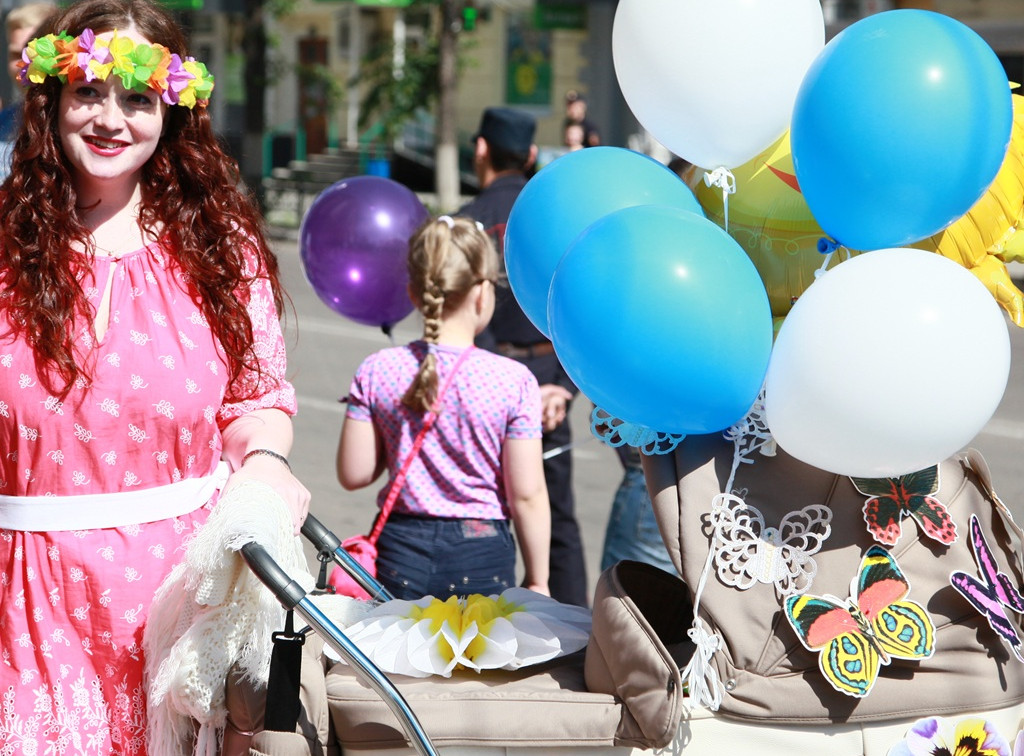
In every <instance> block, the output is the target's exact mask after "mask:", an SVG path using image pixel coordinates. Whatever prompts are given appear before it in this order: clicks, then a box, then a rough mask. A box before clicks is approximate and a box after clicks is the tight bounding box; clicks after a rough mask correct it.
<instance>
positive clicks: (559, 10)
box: [533, 2, 587, 29]
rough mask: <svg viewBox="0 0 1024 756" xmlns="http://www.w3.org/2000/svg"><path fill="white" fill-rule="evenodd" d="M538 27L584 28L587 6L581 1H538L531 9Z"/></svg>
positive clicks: (585, 25)
mask: <svg viewBox="0 0 1024 756" xmlns="http://www.w3.org/2000/svg"><path fill="white" fill-rule="evenodd" d="M533 24H534V26H536V27H537V28H538V29H586V28H587V6H586V5H583V4H582V3H569V2H564V3H560V2H538V3H537V7H535V8H534V10H533Z"/></svg>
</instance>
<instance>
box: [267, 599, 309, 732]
mask: <svg viewBox="0 0 1024 756" xmlns="http://www.w3.org/2000/svg"><path fill="white" fill-rule="evenodd" d="M272 638H273V640H274V650H273V652H272V653H271V656H270V678H269V679H268V680H267V703H266V709H265V711H264V714H263V729H264V730H273V731H274V732H295V731H296V726H297V725H298V722H299V714H300V712H301V711H302V703H301V702H300V700H299V685H300V682H301V677H302V644H303V643H305V642H306V636H305V634H304V633H302V632H298V633H296V632H295V625H294V617H293V612H292V610H291V609H289V610H288V613H287V614H286V615H285V623H284V630H283V631H282V632H278V633H274V634H273V636H272Z"/></svg>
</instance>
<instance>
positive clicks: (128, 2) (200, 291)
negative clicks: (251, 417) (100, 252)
mask: <svg viewBox="0 0 1024 756" xmlns="http://www.w3.org/2000/svg"><path fill="white" fill-rule="evenodd" d="M132 25H134V26H135V28H136V29H138V31H139V32H140V33H141V34H142V35H143V36H145V37H146V38H147V39H148V40H149V41H150V42H154V43H159V44H162V45H165V46H166V47H167V48H168V49H170V50H171V51H172V52H178V54H179V55H181V56H182V57H184V55H185V40H184V37H183V35H182V33H181V31H180V29H179V28H178V26H177V24H176V23H175V22H174V20H173V19H172V18H171V17H170V16H169V15H168V14H167V13H166V12H165V11H163V10H162V9H160V8H159V7H157V6H156V5H154V4H152V3H151V2H147V1H146V0H83V2H79V3H76V4H74V5H72V6H70V7H68V8H67V9H65V10H63V11H61V12H60V13H58V14H57V15H56V16H55V17H53V18H52V19H51V20H50V22H49V23H48V24H47V26H48V27H49V28H48V29H46V30H43V31H42V32H41V33H46V32H47V31H67V32H69V33H70V34H72V35H77V34H80V33H81V32H82V31H83V30H85V29H92V30H93V31H94V32H95V33H97V34H100V33H102V32H107V31H113V30H115V29H127V28H128V27H129V26H132ZM61 86H62V85H61V83H60V81H59V80H57V79H55V78H47V79H46V81H45V82H43V83H42V84H36V85H32V86H30V87H29V88H28V89H27V90H26V93H25V105H24V113H23V118H22V124H21V128H20V131H19V132H18V136H17V139H16V142H15V145H14V150H13V160H12V164H11V173H10V176H9V177H8V179H7V181H6V182H5V183H4V185H3V187H2V188H0V279H2V282H3V291H2V294H0V307H3V308H5V309H6V310H7V311H8V314H9V319H10V322H11V323H12V325H13V328H14V330H15V333H14V335H15V336H16V337H19V338H23V339H25V340H27V342H28V343H29V344H30V345H31V346H32V348H33V350H34V351H35V354H36V361H37V367H38V368H39V371H38V372H39V375H40V376H41V378H42V380H44V381H46V382H47V383H48V386H47V387H48V388H49V389H50V390H52V391H54V392H55V393H58V394H60V395H64V394H66V393H67V391H68V390H69V388H70V387H71V386H72V385H73V384H74V383H75V381H76V380H78V379H79V378H80V377H82V376H83V375H84V376H85V377H88V376H87V367H86V366H85V364H84V362H85V361H84V360H83V358H82V356H81V355H79V354H76V351H75V348H74V335H75V334H74V330H73V326H72V323H74V322H75V319H76V316H77V317H78V318H82V317H85V318H87V319H89V318H91V311H90V308H89V307H88V306H87V305H86V299H85V294H84V292H83V289H82V286H81V285H80V284H79V281H78V271H77V266H76V265H75V263H74V260H75V254H76V253H74V252H73V251H72V247H73V243H74V242H77V243H78V246H79V247H80V248H84V249H87V250H91V249H93V246H92V237H91V234H90V232H89V230H88V229H87V228H86V227H85V226H84V225H83V223H82V220H81V218H80V217H79V213H78V211H77V210H76V204H77V196H76V192H75V188H74V182H73V181H72V174H71V168H70V164H69V163H68V161H67V159H66V157H65V155H64V152H63V149H62V147H61V142H60V137H59V135H58V132H57V114H58V102H59V99H60V89H61ZM139 222H140V224H141V225H142V227H143V228H144V229H145V230H146V231H148V232H150V233H151V234H155V233H157V232H159V235H160V237H161V238H162V239H164V240H165V241H166V246H167V249H168V251H169V253H170V254H171V256H172V257H173V259H174V261H175V263H176V264H177V265H178V266H179V267H180V269H181V270H182V272H183V273H184V274H185V276H186V278H187V280H189V281H190V282H191V285H192V286H193V287H194V288H193V291H192V292H191V293H192V296H193V297H194V298H195V300H196V302H197V303H198V305H199V307H200V309H201V311H202V312H203V314H204V316H205V317H206V319H207V321H208V322H209V323H210V326H211V328H212V329H213V332H214V334H215V336H216V337H217V339H218V340H219V341H220V343H221V345H222V347H223V349H224V352H225V354H226V356H227V360H228V365H229V370H230V374H231V376H232V379H236V378H238V377H239V375H241V373H242V372H243V370H244V369H247V368H248V369H251V370H255V371H257V374H258V373H259V362H258V360H257V358H256V356H255V355H254V354H253V332H252V324H251V323H250V320H249V317H248V314H247V311H246V305H247V302H246V301H245V296H244V292H245V291H246V286H245V284H246V282H247V280H249V279H247V276H246V273H245V268H246V265H245V254H246V250H247V249H252V250H255V252H256V254H257V256H258V259H259V260H260V263H261V266H260V267H261V269H260V270H259V271H258V272H257V275H260V276H265V277H266V278H268V279H269V280H270V282H271V284H272V286H273V291H274V300H275V303H276V305H277V307H278V311H279V312H280V311H281V309H282V307H283V293H282V290H281V285H280V279H279V272H278V264H277V259H276V258H275V256H274V255H273V253H272V252H271V251H270V249H269V247H268V245H267V240H266V235H265V233H264V228H263V220H262V216H261V214H260V212H259V209H258V206H257V205H256V203H255V202H254V200H253V199H252V197H251V196H250V195H249V194H248V193H247V192H246V191H245V190H244V189H243V184H242V182H241V178H240V174H239V169H238V165H237V163H236V162H235V161H234V160H233V159H232V158H230V157H229V156H228V155H227V154H226V152H225V151H224V150H223V148H222V147H221V145H220V143H219V141H218V139H217V138H216V136H215V134H214V131H213V128H212V125H211V123H210V115H209V113H208V111H207V109H206V108H204V107H195V108H192V109H188V108H186V107H183V106H172V107H168V108H167V115H166V117H165V124H164V133H163V135H162V136H161V138H160V143H159V145H158V146H157V150H156V152H155V153H154V155H153V156H152V158H150V160H149V162H147V163H146V165H145V166H144V167H143V171H142V203H141V207H140V214H139ZM78 322H79V323H81V322H82V321H81V320H78ZM245 383H247V384H248V383H249V382H245ZM250 388H251V389H254V388H255V386H254V385H251V384H250Z"/></svg>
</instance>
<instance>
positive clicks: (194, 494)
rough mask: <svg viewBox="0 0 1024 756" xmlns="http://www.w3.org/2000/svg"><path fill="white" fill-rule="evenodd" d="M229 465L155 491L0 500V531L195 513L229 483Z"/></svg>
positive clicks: (95, 526) (119, 523)
mask: <svg viewBox="0 0 1024 756" xmlns="http://www.w3.org/2000/svg"><path fill="white" fill-rule="evenodd" d="M230 472H231V470H230V468H229V467H228V464H227V462H223V461H222V462H221V463H220V464H218V465H217V469H216V470H214V471H213V474H211V475H207V476H205V477H202V478H186V479H185V480H182V481H179V482H177V483H170V484H168V485H166V486H157V487H156V488H142V489H137V490H131V491H119V492H117V493H102V494H81V495H78V496H0V528H3V529H6V530H25V531H43V530H49V531H54V530H100V529H102V528H120V527H123V526H125V525H141V524H142V523H146V522H155V521H157V520H166V519H168V518H171V517H178V516H180V515H183V514H188V513H189V512H194V511H195V510H197V509H199V507H201V506H203V504H205V503H206V502H208V501H209V500H210V499H211V498H212V497H213V495H214V493H216V492H217V491H219V490H220V489H221V488H223V486H224V482H225V481H226V480H227V479H228V474H229V473H230Z"/></svg>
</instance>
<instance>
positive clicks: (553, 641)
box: [345, 588, 590, 677]
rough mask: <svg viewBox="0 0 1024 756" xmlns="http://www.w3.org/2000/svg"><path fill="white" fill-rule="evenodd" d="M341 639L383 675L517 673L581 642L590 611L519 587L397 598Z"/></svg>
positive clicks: (587, 631)
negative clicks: (443, 596)
mask: <svg viewBox="0 0 1024 756" xmlns="http://www.w3.org/2000/svg"><path fill="white" fill-rule="evenodd" d="M345 634H346V635H348V637H349V638H350V639H351V640H352V641H353V642H354V643H355V644H356V645H357V646H358V647H359V650H360V651H362V652H363V653H364V654H366V656H367V657H368V658H369V659H370V660H371V661H373V663H374V664H376V665H377V666H378V667H379V668H380V669H381V670H382V671H383V672H387V673H389V674H399V675H408V676H410V677H427V676H429V675H441V676H443V677H451V674H452V672H453V671H454V670H455V669H456V668H458V667H462V668H467V669H475V670H477V671H478V672H479V671H481V670H484V669H518V668H519V667H524V666H527V665H529V664H539V663H541V662H545V661H548V660H549V659H554V658H556V657H558V656H564V655H565V654H570V653H572V652H574V651H578V650H579V649H581V648H583V647H584V646H586V645H587V639H588V638H589V637H590V611H589V610H587V609H584V608H582V607H578V606H572V605H570V604H562V603H560V602H558V601H555V600H554V599H552V598H548V597H547V596H542V595H541V594H539V593H534V592H533V591H530V590H527V589H525V588H509V589H508V590H506V591H504V592H502V593H501V595H496V596H484V595H482V594H479V593H475V594H472V595H469V596H462V597H457V596H452V597H451V598H449V599H448V600H447V601H441V600H440V599H436V598H434V597H433V596H425V597H424V598H421V599H417V600H416V601H403V600H400V599H395V600H394V601H387V602H385V603H383V604H380V605H379V606H376V607H374V608H373V609H371V610H370V611H369V612H368V613H367V615H366V616H365V617H364V618H363V619H362V620H360V621H359V622H356V623H355V624H353V625H350V626H349V627H348V628H346V630H345Z"/></svg>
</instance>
